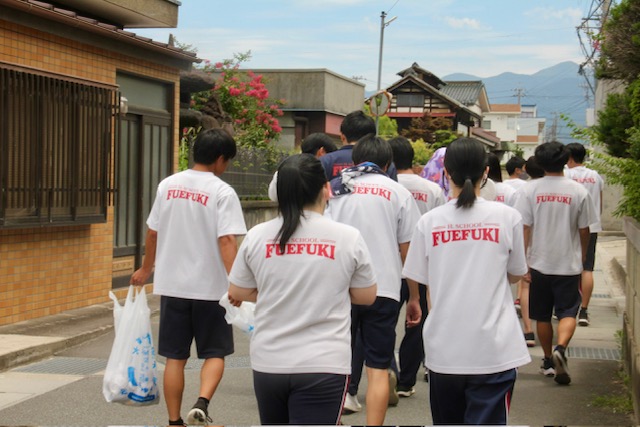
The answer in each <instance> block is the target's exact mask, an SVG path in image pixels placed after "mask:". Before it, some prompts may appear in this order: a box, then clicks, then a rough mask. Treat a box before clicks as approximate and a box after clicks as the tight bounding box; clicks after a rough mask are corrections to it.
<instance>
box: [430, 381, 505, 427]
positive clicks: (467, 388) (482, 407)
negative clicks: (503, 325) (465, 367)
mask: <svg viewBox="0 0 640 427" xmlns="http://www.w3.org/2000/svg"><path fill="white" fill-rule="evenodd" d="M516 375H517V371H516V370H515V369H509V370H508V371H504V372H498V373H495V374H484V375H452V374H439V373H437V372H433V371H431V370H430V371H429V401H430V403H431V417H432V418H433V424H434V425H436V424H457V425H463V424H475V425H482V424H485V425H487V424H488V425H506V424H507V415H508V414H509V404H510V402H511V395H512V394H513V387H514V386H515V383H516Z"/></svg>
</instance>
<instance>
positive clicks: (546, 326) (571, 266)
mask: <svg viewBox="0 0 640 427" xmlns="http://www.w3.org/2000/svg"><path fill="white" fill-rule="evenodd" d="M568 159H569V150H568V149H567V147H566V146H565V145H564V144H561V143H559V142H547V143H545V144H542V145H539V146H538V147H537V148H536V151H535V161H536V163H537V164H538V165H539V166H540V167H541V168H542V169H543V170H544V173H545V176H544V177H542V178H540V179H536V180H533V181H531V182H528V183H527V184H526V185H525V186H523V187H522V188H521V189H520V190H519V191H520V194H519V195H518V198H517V200H516V209H518V211H520V213H521V214H522V218H523V224H524V242H525V249H526V250H527V252H528V255H529V256H528V262H529V268H530V274H531V289H530V295H529V309H530V311H529V316H530V317H531V319H533V320H536V329H537V332H538V339H539V340H540V345H541V346H542V350H543V352H544V359H543V361H542V366H541V367H540V372H541V373H542V374H544V375H547V376H553V377H554V379H555V381H556V382H557V383H558V384H563V385H566V384H569V383H570V382H571V376H570V374H569V367H568V360H567V354H566V349H567V346H568V345H569V342H570V341H571V337H572V336H573V333H574V332H575V329H576V316H577V314H578V309H579V308H580V302H581V298H580V291H579V285H580V275H581V273H582V269H583V264H584V261H585V259H586V255H587V248H588V243H589V225H590V224H593V223H594V222H595V218H596V216H595V212H594V208H593V203H592V201H591V198H590V197H589V193H588V192H587V190H586V189H585V188H584V187H583V186H582V185H580V184H578V183H577V182H575V181H573V180H571V179H569V178H567V177H565V176H564V173H563V169H564V165H565V164H566V163H567V160H568ZM532 229H533V232H532ZM554 311H555V315H556V316H557V317H558V330H557V345H556V346H555V348H553V350H552V344H553V338H554V331H553V325H552V324H551V316H552V314H553V312H554Z"/></svg>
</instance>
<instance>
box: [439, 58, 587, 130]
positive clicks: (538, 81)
mask: <svg viewBox="0 0 640 427" xmlns="http://www.w3.org/2000/svg"><path fill="white" fill-rule="evenodd" d="M441 78H442V80H444V81H462V80H482V81H483V82H484V84H485V87H486V89H487V95H488V96H489V103H491V104H517V103H518V96H517V95H518V93H520V94H521V97H520V103H521V104H522V105H532V104H535V105H536V106H537V107H538V117H544V118H546V119H547V123H546V129H547V131H548V130H549V128H550V127H551V126H552V125H553V123H554V119H555V118H556V117H558V119H557V120H558V121H557V123H558V126H557V134H556V135H557V139H558V140H560V141H562V142H565V143H566V142H571V136H570V135H569V130H568V129H567V127H566V126H565V123H564V122H563V120H562V119H560V118H559V115H560V114H565V115H567V116H569V117H571V119H572V120H573V121H574V122H575V123H576V124H578V125H581V126H584V125H585V123H586V109H587V108H588V107H589V103H588V101H587V100H586V98H585V93H586V92H585V84H586V81H585V79H584V77H583V76H581V75H579V74H578V64H576V63H575V62H571V61H567V62H561V63H559V64H556V65H554V66H552V67H549V68H545V69H543V70H540V71H538V72H537V73H534V74H516V73H511V72H505V73H502V74H499V75H497V76H493V77H487V78H481V77H477V76H474V75H471V74H466V73H454V74H449V75H447V76H444V77H441Z"/></svg>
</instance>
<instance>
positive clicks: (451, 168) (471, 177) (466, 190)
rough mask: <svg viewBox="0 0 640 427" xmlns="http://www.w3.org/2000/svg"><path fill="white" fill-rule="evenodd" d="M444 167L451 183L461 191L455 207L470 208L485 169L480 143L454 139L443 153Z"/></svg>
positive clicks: (466, 139) (472, 140)
mask: <svg viewBox="0 0 640 427" xmlns="http://www.w3.org/2000/svg"><path fill="white" fill-rule="evenodd" d="M444 167H445V169H446V170H447V172H448V173H449V176H451V181H453V183H454V184H455V185H456V187H459V188H460V189H461V190H462V191H461V192H460V195H459V196H458V201H457V202H456V207H458V208H470V207H472V206H473V204H474V202H475V201H476V191H475V187H476V184H477V183H478V182H479V181H480V180H481V179H482V177H483V175H484V171H485V168H486V160H485V151H484V147H483V145H482V143H481V142H480V141H478V140H477V139H474V138H458V139H456V140H455V141H453V142H452V143H451V144H449V146H448V147H447V151H445V153H444Z"/></svg>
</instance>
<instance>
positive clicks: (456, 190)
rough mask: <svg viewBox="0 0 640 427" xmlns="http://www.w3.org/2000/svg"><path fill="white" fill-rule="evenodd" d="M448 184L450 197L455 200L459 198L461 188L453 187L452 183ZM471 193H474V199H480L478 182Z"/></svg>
mask: <svg viewBox="0 0 640 427" xmlns="http://www.w3.org/2000/svg"><path fill="white" fill-rule="evenodd" d="M449 183H451V184H452V185H451V195H452V197H453V198H454V199H457V198H458V197H459V196H460V193H462V188H460V187H458V186H457V185H455V184H454V183H453V182H451V181H449ZM473 191H474V193H476V197H480V181H478V182H477V183H476V185H475V187H473Z"/></svg>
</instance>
